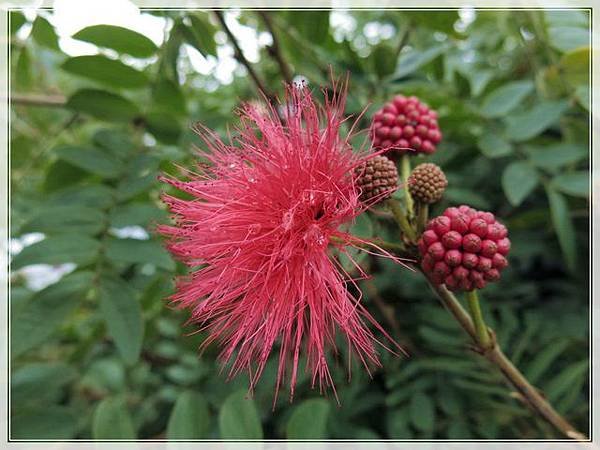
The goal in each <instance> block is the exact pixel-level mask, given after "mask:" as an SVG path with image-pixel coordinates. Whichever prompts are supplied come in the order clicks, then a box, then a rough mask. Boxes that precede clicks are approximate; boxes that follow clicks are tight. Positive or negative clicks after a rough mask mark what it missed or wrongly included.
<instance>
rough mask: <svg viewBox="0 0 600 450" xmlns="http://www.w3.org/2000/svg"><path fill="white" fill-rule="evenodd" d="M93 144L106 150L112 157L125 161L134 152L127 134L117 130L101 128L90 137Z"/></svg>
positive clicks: (133, 146)
mask: <svg viewBox="0 0 600 450" xmlns="http://www.w3.org/2000/svg"><path fill="white" fill-rule="evenodd" d="M92 140H93V141H94V144H95V145H97V146H98V147H100V148H102V149H104V150H107V151H108V152H110V154H111V155H113V156H114V157H116V158H118V159H120V160H125V159H127V157H128V156H130V155H131V152H132V151H133V150H135V145H134V144H133V142H131V138H130V136H129V135H128V134H127V133H124V132H122V131H119V130H114V129H106V128H102V129H100V130H98V131H96V132H95V133H94V136H93V137H92Z"/></svg>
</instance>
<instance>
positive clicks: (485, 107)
mask: <svg viewBox="0 0 600 450" xmlns="http://www.w3.org/2000/svg"><path fill="white" fill-rule="evenodd" d="M533 87H534V84H533V82H532V81H529V80H522V81H513V82H511V83H507V84H504V85H502V86H500V87H499V88H497V89H495V90H494V91H492V92H490V93H489V94H488V95H486V97H485V98H484V99H483V103H482V105H481V113H482V114H483V115H484V116H485V117H502V116H505V115H506V114H508V113H509V112H510V111H512V110H513V109H515V108H516V107H517V106H519V105H520V104H521V102H522V101H523V100H524V99H525V97H527V95H529V94H530V93H531V92H532V91H533Z"/></svg>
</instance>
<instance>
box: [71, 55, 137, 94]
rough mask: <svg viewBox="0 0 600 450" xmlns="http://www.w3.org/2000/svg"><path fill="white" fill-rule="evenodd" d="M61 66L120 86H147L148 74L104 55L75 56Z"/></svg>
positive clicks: (86, 76)
mask: <svg viewBox="0 0 600 450" xmlns="http://www.w3.org/2000/svg"><path fill="white" fill-rule="evenodd" d="M61 68H62V69H63V70H65V71H67V72H69V73H72V74H74V75H79V76H81V77H85V78H89V79H90V80H94V81H98V82H99V83H104V84H107V85H109V86H114V87H118V88H129V89H141V88H144V87H146V84H147V83H148V78H147V77H146V74H144V73H143V72H140V71H139V70H136V69H134V68H133V67H130V66H127V65H125V64H123V63H122V62H121V61H117V60H115V59H110V58H108V57H106V56H103V55H84V56H74V57H72V58H69V59H67V60H66V61H65V62H64V63H63V64H62V66H61Z"/></svg>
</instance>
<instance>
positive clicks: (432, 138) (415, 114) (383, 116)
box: [370, 95, 442, 154]
mask: <svg viewBox="0 0 600 450" xmlns="http://www.w3.org/2000/svg"><path fill="white" fill-rule="evenodd" d="M370 134H371V141H372V142H373V147H375V148H376V149H378V148H381V149H393V150H395V151H398V152H401V153H403V152H408V153H426V154H431V153H433V152H435V149H436V146H437V144H438V143H439V142H440V141H441V140H442V133H441V132H440V129H439V127H438V123H437V113H436V112H435V111H433V110H431V109H430V108H429V107H428V106H427V105H426V104H425V103H422V102H421V101H419V99H418V98H417V97H415V96H410V97H405V96H403V95H397V96H395V97H394V99H393V100H392V101H391V102H388V103H386V104H385V105H384V106H383V108H381V109H380V110H379V111H377V113H375V115H374V116H373V123H372V124H371V130H370Z"/></svg>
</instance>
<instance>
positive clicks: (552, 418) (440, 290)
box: [426, 277, 588, 441]
mask: <svg viewBox="0 0 600 450" xmlns="http://www.w3.org/2000/svg"><path fill="white" fill-rule="evenodd" d="M426 278H427V277H426ZM427 281H428V283H429V285H430V286H431V288H432V289H433V291H434V292H435V293H436V294H437V295H438V297H439V298H440V300H441V301H442V303H443V304H444V306H445V307H446V308H447V309H448V311H449V312H450V313H451V314H452V316H454V318H455V319H456V321H457V322H458V323H459V324H460V326H461V327H462V328H463V330H465V331H466V332H467V333H468V334H469V336H471V339H473V341H474V342H475V344H476V345H478V344H477V342H478V341H477V331H476V329H475V326H474V325H473V321H472V320H471V317H470V316H469V314H468V313H467V311H465V309H464V308H463V307H462V305H461V304H460V302H459V301H458V300H457V298H456V297H455V296H454V295H453V294H452V293H451V292H450V291H449V290H448V289H446V287H445V286H443V285H440V286H438V285H435V284H434V283H432V282H431V281H429V280H427ZM490 337H491V338H492V343H491V346H490V347H489V348H487V349H482V348H479V350H480V351H479V352H478V353H480V354H481V355H482V356H483V357H484V358H486V359H487V360H488V361H489V362H491V363H492V364H493V365H495V366H496V367H497V368H498V369H499V370H500V371H501V372H502V374H503V375H504V377H505V378H506V379H507V380H508V381H509V382H510V383H511V384H512V385H513V387H514V388H515V389H516V390H517V391H518V392H519V393H520V394H521V395H522V396H523V397H524V398H525V399H526V400H527V402H528V403H529V404H530V405H531V407H532V408H533V409H534V410H535V412H537V413H538V414H539V415H540V416H541V417H543V418H544V419H545V420H546V421H547V422H549V423H550V424H552V425H553V426H554V427H556V428H557V429H558V430H560V431H561V432H562V433H563V434H564V435H565V436H567V437H569V438H570V439H575V440H578V441H587V440H588V438H587V436H586V435H585V434H583V433H581V432H579V431H577V430H576V429H575V427H573V425H571V424H570V423H569V422H568V421H567V420H566V419H565V418H564V417H562V416H561V415H560V414H559V413H558V412H557V411H556V410H555V409H554V408H553V407H552V405H551V404H550V403H548V401H547V400H546V399H545V398H544V397H543V396H542V395H541V394H540V392H539V391H538V389H536V388H535V387H534V386H532V385H531V383H529V381H528V380H527V379H526V378H525V377H524V376H523V374H522V373H521V372H520V371H519V369H517V368H516V367H515V365H514V364H513V363H512V362H511V361H510V359H508V357H507V356H506V355H505V354H504V352H503V351H502V349H501V348H500V345H499V344H498V342H497V341H496V339H495V335H494V333H493V331H492V330H490Z"/></svg>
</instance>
